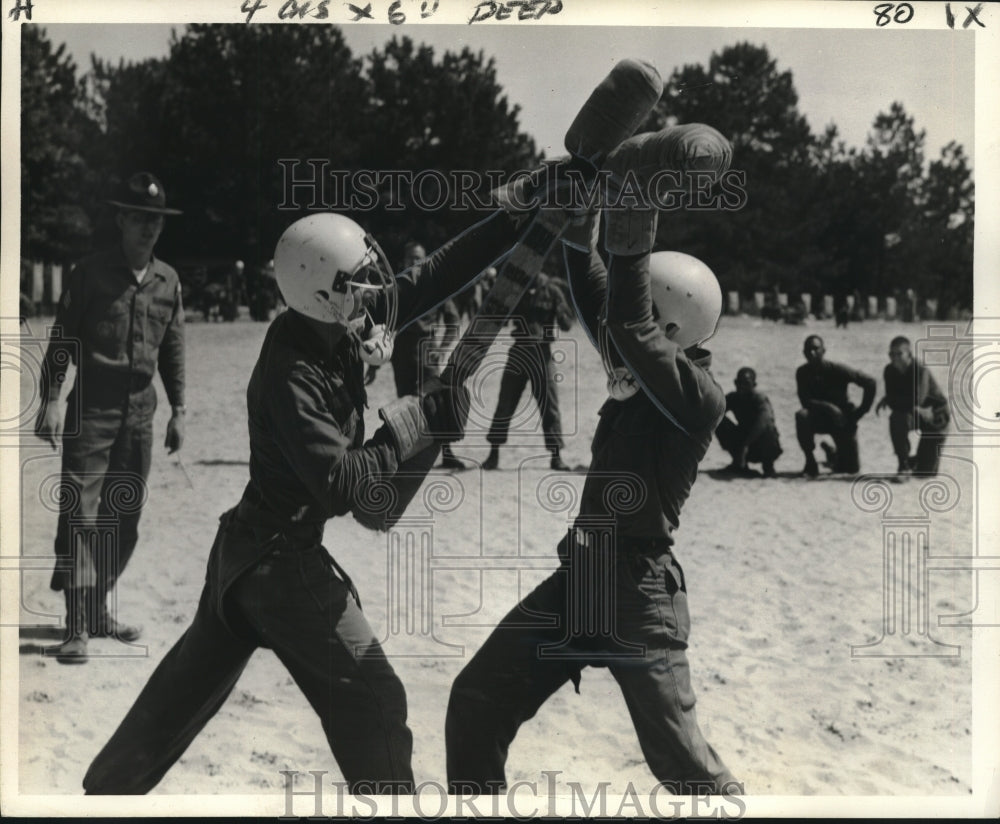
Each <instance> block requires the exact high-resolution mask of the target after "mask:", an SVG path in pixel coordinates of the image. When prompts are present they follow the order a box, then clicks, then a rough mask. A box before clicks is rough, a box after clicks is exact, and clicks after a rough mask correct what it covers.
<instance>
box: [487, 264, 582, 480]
mask: <svg viewBox="0 0 1000 824" xmlns="http://www.w3.org/2000/svg"><path fill="white" fill-rule="evenodd" d="M511 317H512V319H513V320H514V322H515V325H514V330H513V338H514V342H513V344H512V345H511V347H510V349H509V350H508V352H507V363H506V364H505V365H504V369H503V376H502V377H501V378H500V397H499V398H498V399H497V408H496V411H495V412H494V413H493V422H492V424H491V425H490V431H489V432H488V433H487V434H486V440H487V441H488V442H489V444H490V454H489V456H488V457H487V458H486V460H485V461H484V462H483V469H496V468H497V467H498V466H499V464H500V447H501V446H502V445H503V444H505V443H507V430H508V428H509V426H510V421H511V418H512V417H513V415H514V413H515V412H516V411H517V405H518V403H519V402H520V400H521V395H522V393H523V392H524V387H525V385H526V384H528V383H529V382H530V384H531V394H532V395H533V396H534V398H535V403H537V404H538V412H539V414H540V415H541V417H542V432H543V433H544V434H545V448H546V449H547V450H548V451H549V452H551V453H552V460H551V463H550V466H551V467H552V469H557V470H568V469H569V467H568V466H567V465H566V464H565V463H564V462H563V459H562V458H561V457H560V455H559V452H560V450H561V449H562V446H563V438H562V420H561V418H560V416H559V394H558V389H557V384H556V374H555V364H554V363H553V362H552V342H553V341H554V340H555V339H556V337H557V335H558V333H557V332H556V327H557V326H558V328H560V329H562V330H563V331H564V332H568V331H569V329H570V327H571V326H572V323H573V310H572V309H570V307H569V304H568V303H567V302H566V298H565V297H563V293H562V290H561V289H560V288H559V287H558V286H557V285H556V284H555V283H554V282H553V280H552V278H550V277H548V275H546V274H545V273H544V272H539V273H538V275H537V277H536V278H535V283H534V284H533V285H532V287H531V288H530V289H529V290H528V291H527V292H525V294H524V297H523V298H521V301H520V303H519V304H518V306H517V308H516V309H515V310H514V313H513V315H512V316H511Z"/></svg>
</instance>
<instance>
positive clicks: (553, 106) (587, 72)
mask: <svg viewBox="0 0 1000 824" xmlns="http://www.w3.org/2000/svg"><path fill="white" fill-rule="evenodd" d="M172 28H177V29H178V31H180V28H181V27H179V26H178V27H174V26H170V25H134V24H120V25H108V24H100V25H98V24H60V25H47V26H46V29H47V30H48V32H49V35H50V37H51V39H52V40H53V41H54V42H57V43H58V42H65V43H66V45H67V48H68V49H69V51H70V52H71V54H73V56H74V58H75V60H76V62H77V66H78V68H79V69H80V71H83V70H86V69H87V68H89V65H90V60H89V55H90V54H91V53H96V54H97V55H98V56H100V57H104V58H109V59H112V60H117V59H118V58H125V59H126V60H137V59H142V58H145V57H150V56H163V55H165V54H166V53H167V50H168V48H167V44H168V40H169V37H170V31H171V29H172ZM343 31H344V34H345V37H346V39H347V43H348V45H349V46H350V48H351V50H352V51H353V52H354V53H355V54H356V55H365V54H368V53H369V52H371V50H372V49H374V48H376V47H381V46H382V45H383V44H384V43H385V42H386V41H387V40H388V39H390V38H391V37H392V36H393V35H403V34H406V35H408V36H410V37H412V38H414V39H415V40H418V41H423V42H426V43H428V44H429V45H431V46H433V47H434V50H435V54H436V55H437V54H441V53H442V52H443V51H444V50H446V49H452V50H460V49H461V48H462V47H463V46H465V45H468V46H470V47H471V48H473V49H475V50H479V49H482V50H483V51H484V52H485V53H486V54H487V55H490V56H493V57H494V58H495V60H496V65H497V72H498V79H499V82H500V84H501V85H502V86H503V88H504V90H505V91H506V93H507V96H508V99H509V100H510V101H511V102H512V103H517V104H519V105H520V106H521V110H522V113H521V126H522V128H523V129H524V130H525V131H526V132H528V133H529V134H531V135H532V136H533V137H534V138H535V140H536V142H537V143H538V145H539V148H542V149H544V150H545V151H546V153H547V154H548V155H550V156H551V155H553V154H561V153H562V151H563V149H562V134H563V132H564V131H565V129H566V127H567V126H568V124H569V123H570V122H571V120H572V118H573V115H574V114H575V113H576V111H577V109H578V108H579V106H580V104H581V103H582V102H583V101H584V100H585V99H586V97H587V94H589V92H590V90H591V89H592V88H593V87H594V86H595V85H596V84H597V83H598V82H599V81H600V80H601V78H602V77H604V75H605V74H607V72H608V70H609V69H610V68H611V66H612V65H613V64H614V63H615V62H617V61H618V60H619V59H621V58H623V57H640V58H645V59H647V60H649V61H650V62H652V63H653V64H654V65H656V66H657V68H658V69H659V70H660V74H661V75H663V76H664V78H666V77H667V76H668V75H669V74H670V73H671V71H672V70H673V69H674V68H675V67H677V66H680V65H683V64H687V63H700V64H702V65H707V63H708V60H709V58H710V56H711V54H712V53H713V52H718V51H720V50H721V49H723V48H725V47H726V46H728V45H732V44H734V43H736V42H739V41H741V40H746V41H749V42H751V43H753V44H755V45H764V46H766V47H767V49H768V51H769V52H770V54H771V56H772V57H773V58H775V59H776V60H777V62H778V68H779V70H782V71H784V70H789V69H790V70H791V71H792V75H793V79H794V84H795V88H796V90H797V91H798V93H799V110H800V111H801V112H802V113H803V114H804V115H805V116H806V118H807V119H808V121H809V124H810V126H811V127H812V129H813V131H814V132H816V133H818V132H820V131H821V130H822V129H823V128H824V127H825V126H826V125H827V124H828V123H830V122H833V123H836V124H837V126H838V128H839V129H840V133H841V136H842V138H843V139H844V140H846V141H847V143H848V145H852V146H860V145H862V144H863V143H864V140H865V136H866V134H867V133H868V130H869V128H870V126H871V123H872V121H873V119H874V118H875V115H876V114H878V112H880V111H886V110H888V108H889V106H890V104H891V103H892V102H893V101H894V100H899V101H901V102H902V103H903V105H904V106H905V107H906V110H907V111H908V112H909V113H910V114H911V115H913V116H914V118H915V121H916V125H917V128H920V129H925V130H926V132H927V135H926V138H927V140H926V154H927V157H928V159H934V158H936V157H937V156H938V153H939V151H940V149H941V147H942V146H944V145H945V144H946V143H948V142H949V141H950V140H956V141H957V142H959V143H961V144H962V145H963V146H964V147H965V149H966V153H967V155H968V156H969V157H970V158H972V157H973V155H974V144H973V132H974V43H973V37H972V33H971V32H968V31H950V30H926V29H925V30H919V29H909V30H906V29H898V30H887V29H874V28H873V29H870V30H866V29H853V30H846V29H777V28H771V29H751V28H740V29H728V28H721V27H720V28H701V27H691V28H679V27H657V26H650V27H635V26H629V27H620V28H614V27H606V26H601V27H597V26H523V25H522V26H506V25H505V26H499V25H479V26H463V25H448V26H445V25H420V26H413V27H405V28H400V27H394V26H389V25H384V24H365V25H358V26H351V25H349V26H344V27H343Z"/></svg>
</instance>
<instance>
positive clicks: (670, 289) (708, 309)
mask: <svg viewBox="0 0 1000 824" xmlns="http://www.w3.org/2000/svg"><path fill="white" fill-rule="evenodd" d="M649 281H650V291H651V292H652V298H653V307H654V308H653V313H654V315H655V316H656V321H657V323H659V324H660V325H661V326H663V327H664V329H666V330H667V333H668V335H670V339H671V340H672V341H673V342H674V343H676V344H677V345H678V346H680V347H681V349H687V348H688V347H690V346H700V345H701V344H702V343H704V342H705V341H707V340H708V339H709V338H710V337H712V335H714V334H715V329H716V327H717V326H718V325H719V316H720V315H721V314H722V288H721V287H720V286H719V281H718V279H717V278H716V277H715V274H714V273H713V272H712V270H711V269H709V268H708V267H707V266H706V265H705V264H704V263H702V262H701V261H700V260H698V258H696V257H691V255H685V254H684V253H683V252H653V254H651V255H650V256H649ZM672 325H675V326H677V327H678V328H677V331H676V332H675V333H673V334H672V335H671V334H670V332H669V327H670V326H672Z"/></svg>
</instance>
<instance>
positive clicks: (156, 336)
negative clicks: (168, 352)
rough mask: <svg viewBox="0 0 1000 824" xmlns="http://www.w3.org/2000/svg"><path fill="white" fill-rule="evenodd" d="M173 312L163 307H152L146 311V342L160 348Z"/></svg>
mask: <svg viewBox="0 0 1000 824" xmlns="http://www.w3.org/2000/svg"><path fill="white" fill-rule="evenodd" d="M172 316H173V312H172V311H171V310H170V309H166V308H164V307H161V306H156V305H153V306H150V307H149V308H148V309H147V310H146V342H147V343H148V344H149V345H150V346H152V347H153V348H155V347H158V346H159V345H160V343H161V342H162V341H163V336H164V335H165V334H166V331H167V326H169V325H170V319H171V317H172Z"/></svg>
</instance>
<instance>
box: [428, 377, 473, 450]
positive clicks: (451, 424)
mask: <svg viewBox="0 0 1000 824" xmlns="http://www.w3.org/2000/svg"><path fill="white" fill-rule="evenodd" d="M421 403H422V405H423V410H424V417H425V418H426V419H427V431H428V433H429V434H430V436H431V437H432V438H434V439H435V440H437V441H441V442H443V443H451V442H452V441H460V440H462V438H463V437H464V435H465V423H466V421H468V420H469V390H468V389H466V388H465V387H464V386H445V385H443V384H437V385H436V386H433V387H431V388H430V389H429V390H428V391H427V392H425V394H424V396H423V398H422V400H421Z"/></svg>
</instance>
